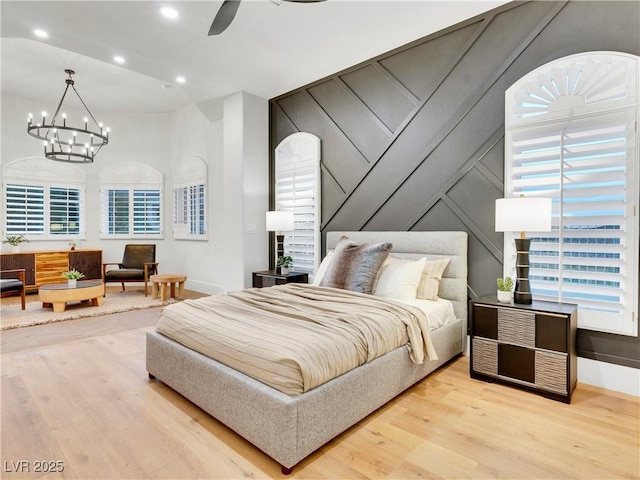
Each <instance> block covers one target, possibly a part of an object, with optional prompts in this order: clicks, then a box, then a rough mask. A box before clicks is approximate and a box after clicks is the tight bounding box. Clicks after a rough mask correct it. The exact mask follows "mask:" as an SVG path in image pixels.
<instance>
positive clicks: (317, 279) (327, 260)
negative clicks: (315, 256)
mask: <svg viewBox="0 0 640 480" xmlns="http://www.w3.org/2000/svg"><path fill="white" fill-rule="evenodd" d="M332 256H333V252H329V253H327V255H326V257H324V258H323V259H322V262H320V266H319V267H318V271H317V272H316V275H315V276H314V277H313V282H312V285H315V286H316V287H317V286H319V285H320V282H321V281H322V279H323V278H324V274H325V273H327V269H328V268H329V264H330V263H331V257H332Z"/></svg>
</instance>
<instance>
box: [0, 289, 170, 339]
mask: <svg viewBox="0 0 640 480" xmlns="http://www.w3.org/2000/svg"><path fill="white" fill-rule="evenodd" d="M2 300H3V303H2V304H1V306H0V330H10V329H12V328H20V327H29V326H33V325H41V324H44V323H53V322H62V321H65V320H75V319H78V318H85V317H95V316H98V315H107V314H110V313H120V312H128V311H130V310H140V309H144V308H153V307H161V306H163V305H168V304H169V303H173V302H175V300H174V299H173V298H169V300H167V301H165V302H163V301H162V300H160V299H159V298H153V297H151V295H149V296H147V297H145V296H144V292H143V291H142V290H127V291H124V292H122V291H116V292H108V293H107V295H106V296H105V297H104V299H103V303H102V305H100V306H97V307H94V306H92V305H91V302H69V303H67V307H66V309H65V311H64V312H60V313H54V312H53V310H52V309H51V308H42V303H41V302H39V301H38V300H37V297H36V298H34V299H30V301H29V302H27V305H26V307H27V308H26V309H25V310H21V309H20V302H19V301H18V302H17V303H15V300H14V302H11V303H9V302H4V300H9V299H8V298H7V299H2Z"/></svg>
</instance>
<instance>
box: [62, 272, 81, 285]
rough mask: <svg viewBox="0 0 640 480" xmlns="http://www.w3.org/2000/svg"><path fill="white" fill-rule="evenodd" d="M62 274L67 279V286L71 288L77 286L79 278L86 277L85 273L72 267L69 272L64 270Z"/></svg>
mask: <svg viewBox="0 0 640 480" xmlns="http://www.w3.org/2000/svg"><path fill="white" fill-rule="evenodd" d="M62 276H63V277H64V278H66V279H67V286H68V287H69V288H76V286H77V282H78V280H79V279H81V278H84V273H81V272H79V271H78V270H76V269H75V268H72V269H71V270H69V271H68V272H62Z"/></svg>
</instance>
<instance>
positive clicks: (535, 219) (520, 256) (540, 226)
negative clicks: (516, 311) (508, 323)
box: [495, 195, 551, 304]
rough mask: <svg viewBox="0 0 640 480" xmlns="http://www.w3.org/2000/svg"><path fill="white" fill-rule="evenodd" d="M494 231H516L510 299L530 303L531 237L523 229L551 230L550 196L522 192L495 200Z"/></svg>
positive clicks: (535, 230) (531, 230)
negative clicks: (526, 194) (525, 194)
mask: <svg viewBox="0 0 640 480" xmlns="http://www.w3.org/2000/svg"><path fill="white" fill-rule="evenodd" d="M495 229H496V232H520V238H516V239H515V243H516V252H517V257H516V289H515V292H514V297H513V301H514V303H520V304H531V302H532V298H531V287H530V285H529V247H530V246H531V239H529V238H525V231H530V232H549V231H551V199H550V198H528V197H525V196H524V195H521V196H520V197H513V198H499V199H497V200H496V228H495Z"/></svg>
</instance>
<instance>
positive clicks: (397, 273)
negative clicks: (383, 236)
mask: <svg viewBox="0 0 640 480" xmlns="http://www.w3.org/2000/svg"><path fill="white" fill-rule="evenodd" d="M426 263H427V259H426V258H425V257H422V258H421V259H420V260H406V259H401V258H394V257H387V259H386V260H385V262H384V264H383V265H382V268H381V269H380V275H379V276H378V283H377V284H376V287H375V289H374V291H373V294H374V295H377V296H379V297H387V298H395V299H397V300H415V298H416V292H417V291H418V285H419V284H420V280H421V279H422V271H423V270H424V267H425V264H426Z"/></svg>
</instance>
